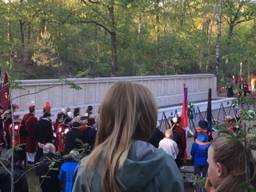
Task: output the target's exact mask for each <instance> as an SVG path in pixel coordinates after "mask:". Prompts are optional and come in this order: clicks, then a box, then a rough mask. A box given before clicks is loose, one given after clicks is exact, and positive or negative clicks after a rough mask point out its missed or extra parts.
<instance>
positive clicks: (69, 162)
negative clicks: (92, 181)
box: [58, 150, 79, 192]
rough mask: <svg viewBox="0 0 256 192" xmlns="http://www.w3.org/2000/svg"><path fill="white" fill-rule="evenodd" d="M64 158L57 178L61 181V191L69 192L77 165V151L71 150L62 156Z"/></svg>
mask: <svg viewBox="0 0 256 192" xmlns="http://www.w3.org/2000/svg"><path fill="white" fill-rule="evenodd" d="M64 158H65V159H66V161H65V162H63V163H62V165H61V167H60V171H59V175H58V178H59V181H60V183H61V191H62V192H71V191H72V187H73V183H74V179H75V173H76V170H77V167H78V161H79V152H78V151H76V150H72V151H70V153H69V154H68V155H66V156H64Z"/></svg>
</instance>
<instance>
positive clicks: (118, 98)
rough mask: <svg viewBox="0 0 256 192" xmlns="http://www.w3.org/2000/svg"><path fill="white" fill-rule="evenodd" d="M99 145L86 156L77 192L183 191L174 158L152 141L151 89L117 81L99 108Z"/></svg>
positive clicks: (153, 108)
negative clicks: (155, 145)
mask: <svg viewBox="0 0 256 192" xmlns="http://www.w3.org/2000/svg"><path fill="white" fill-rule="evenodd" d="M98 121H99V122H98V126H97V127H98V130H97V131H98V132H97V137H96V144H95V148H94V150H93V151H92V152H91V154H90V155H89V156H88V157H87V158H85V159H83V160H82V162H81V166H80V167H79V169H78V173H77V178H76V181H75V183H74V188H73V191H74V192H78V191H79V192H85V191H86V192H88V191H94V192H95V191H106V192H117V191H146V192H155V191H161V192H170V191H175V192H181V191H182V192H183V191H184V187H183V180H182V177H181V174H180V172H179V169H178V168H177V165H176V164H175V162H174V160H173V159H172V158H171V157H170V156H169V155H167V154H166V153H165V152H164V151H163V150H160V149H157V148H155V147H154V146H153V145H151V144H150V143H148V142H146V141H148V139H149V137H150V136H151V135H152V134H153V132H154V130H155V128H156V121H157V108H156V104H155V101H154V99H153V95H152V93H151V92H150V91H149V90H148V89H147V88H146V87H144V86H142V85H140V84H134V83H131V82H118V83H115V84H114V85H113V86H112V87H111V88H110V89H109V90H108V92H107V93H106V96H105V98H104V99H103V102H102V104H101V107H100V112H99V120H98Z"/></svg>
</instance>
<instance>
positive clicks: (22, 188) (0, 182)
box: [0, 151, 29, 192]
mask: <svg viewBox="0 0 256 192" xmlns="http://www.w3.org/2000/svg"><path fill="white" fill-rule="evenodd" d="M22 161H23V157H22V153H20V151H15V152H14V182H15V184H14V192H28V191H29V189H28V182H27V177H26V174H24V173H25V169H24V168H23V165H22V164H23V163H22ZM5 165H6V167H7V168H8V169H9V170H10V169H11V164H10V163H9V162H6V163H5ZM0 191H2V192H11V176H10V174H9V173H8V172H7V171H6V170H5V169H4V167H0Z"/></svg>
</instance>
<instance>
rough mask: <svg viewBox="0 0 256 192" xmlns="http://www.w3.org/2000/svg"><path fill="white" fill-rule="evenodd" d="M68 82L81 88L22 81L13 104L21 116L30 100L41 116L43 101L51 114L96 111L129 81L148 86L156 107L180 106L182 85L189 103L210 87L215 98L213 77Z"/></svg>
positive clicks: (203, 95) (56, 82)
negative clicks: (112, 91) (64, 110)
mask: <svg viewBox="0 0 256 192" xmlns="http://www.w3.org/2000/svg"><path fill="white" fill-rule="evenodd" d="M69 80H70V81H73V82H74V83H75V84H76V85H78V86H80V87H81V89H80V90H75V89H72V88H70V86H69V85H67V84H65V83H64V82H63V81H60V80H57V79H41V80H21V81H20V82H19V86H20V87H22V89H14V90H12V91H11V97H12V100H13V103H15V104H18V105H19V107H20V109H19V111H20V112H21V113H23V112H26V111H27V108H28V105H29V104H30V103H31V101H34V102H35V103H36V109H37V112H40V113H41V111H42V107H43V105H44V102H45V101H50V102H51V104H52V107H53V108H52V111H53V112H57V111H59V110H60V109H61V108H63V107H71V108H74V107H78V106H79V107H81V108H82V110H84V109H85V108H86V107H87V106H88V105H93V106H94V107H95V110H96V109H97V107H98V106H99V104H100V102H101V99H102V97H103V96H104V94H105V92H106V91H107V89H108V88H109V87H110V86H111V85H112V84H113V83H115V82H117V81H132V82H137V83H140V84H143V85H145V86H147V87H148V88H149V89H150V90H151V91H152V93H153V94H154V96H155V98H156V101H157V104H158V106H159V107H164V106H170V105H175V104H179V103H181V102H182V99H183V84H184V83H185V84H186V85H187V87H188V100H189V101H192V102H194V101H201V100H206V99H207V95H208V89H209V88H212V96H213V97H216V96H217V93H216V77H215V76H214V75H213V74H190V75H165V76H132V77H106V78H79V79H69ZM41 90H43V91H41ZM32 93H35V94H32ZM22 95H24V96H22Z"/></svg>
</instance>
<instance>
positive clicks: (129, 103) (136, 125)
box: [97, 82, 157, 145]
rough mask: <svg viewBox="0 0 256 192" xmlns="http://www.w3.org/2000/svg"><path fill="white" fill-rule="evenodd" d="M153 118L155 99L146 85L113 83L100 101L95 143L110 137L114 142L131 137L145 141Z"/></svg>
mask: <svg viewBox="0 0 256 192" xmlns="http://www.w3.org/2000/svg"><path fill="white" fill-rule="evenodd" d="M156 120H157V111H156V105H155V101H154V99H153V95H152V94H151V92H150V91H149V90H148V89H147V88H146V87H144V86H142V85H139V84H135V83H131V82H118V83H115V84H114V85H113V86H112V87H111V88H110V89H109V90H108V92H107V94H106V95H105V97H104V99H103V102H102V103H101V108H100V111H99V123H98V133H99V134H98V138H97V144H100V143H102V142H104V141H105V140H106V139H107V138H108V137H110V136H113V138H112V137H110V138H111V139H113V140H115V143H116V144H117V145H118V144H119V143H120V142H122V143H123V142H130V141H131V139H140V140H147V139H148V138H149V137H150V136H151V135H152V133H153V131H154V129H155V127H156ZM125 140H126V141H125Z"/></svg>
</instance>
